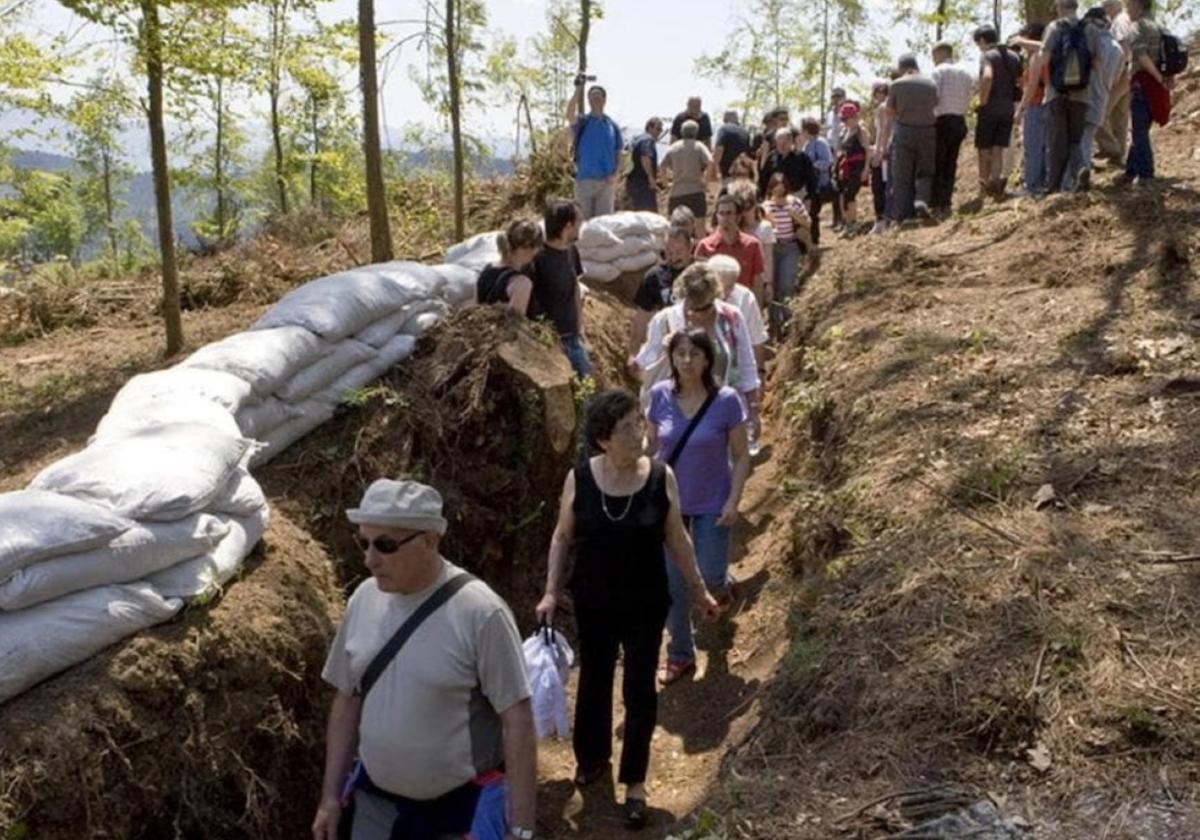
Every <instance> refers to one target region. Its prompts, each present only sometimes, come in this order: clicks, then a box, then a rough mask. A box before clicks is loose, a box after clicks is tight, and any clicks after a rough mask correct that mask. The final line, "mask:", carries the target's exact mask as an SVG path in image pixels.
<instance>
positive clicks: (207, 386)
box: [109, 365, 251, 413]
mask: <svg viewBox="0 0 1200 840" xmlns="http://www.w3.org/2000/svg"><path fill="white" fill-rule="evenodd" d="M250 396H251V395H250V383H249V382H247V381H246V380H244V379H241V378H240V377H237V376H234V375H233V374H232V373H225V372H224V371H220V370H207V369H205V368H202V367H183V366H181V365H176V366H175V367H173V368H168V369H167V370H156V371H153V372H152V373H140V374H138V375H137V376H135V377H133V379H130V380H129V381H128V382H126V383H125V385H124V386H123V387H122V388H121V390H120V391H117V395H116V396H115V397H113V401H112V405H111V406H109V412H110V413H111V412H113V411H116V410H117V409H118V408H121V407H123V406H124V405H125V404H126V403H145V402H159V401H164V402H174V401H175V400H178V399H182V398H184V397H189V398H200V399H205V400H208V401H209V402H213V403H216V404H217V405H219V406H222V407H223V408H226V409H228V410H229V411H237V410H238V409H239V408H241V407H242V405H243V404H245V403H246V402H247V401H249V400H250Z"/></svg>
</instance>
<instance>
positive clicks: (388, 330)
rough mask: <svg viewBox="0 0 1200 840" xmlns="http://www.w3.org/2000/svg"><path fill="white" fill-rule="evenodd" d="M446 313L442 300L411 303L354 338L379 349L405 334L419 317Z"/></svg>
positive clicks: (434, 299) (435, 299)
mask: <svg viewBox="0 0 1200 840" xmlns="http://www.w3.org/2000/svg"><path fill="white" fill-rule="evenodd" d="M446 311H447V306H446V303H445V301H443V300H441V299H440V298H433V299H431V300H419V301H417V302H416V303H410V304H409V305H408V306H406V307H404V308H403V309H401V310H399V311H398V312H393V313H392V314H391V315H389V316H388V317H386V318H381V319H379V320H378V321H376V322H375V323H373V324H371V325H370V326H368V327H367V328H366V329H364V330H362V331H361V332H359V333H358V334H357V335H355V336H354V338H355V340H356V341H361V342H362V343H363V344H369V345H370V346H371V347H374V348H376V349H379V348H380V347H383V346H384V345H385V344H387V343H388V342H389V341H391V340H392V339H393V338H395V337H396V336H398V335H400V334H401V333H405V332H406V330H405V325H406V324H410V323H415V321H416V318H417V316H419V315H423V314H427V313H430V312H434V313H437V314H438V315H439V317H440V316H441V315H444V314H445V313H446Z"/></svg>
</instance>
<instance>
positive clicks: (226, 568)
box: [148, 507, 270, 603]
mask: <svg viewBox="0 0 1200 840" xmlns="http://www.w3.org/2000/svg"><path fill="white" fill-rule="evenodd" d="M269 521H270V512H269V511H268V510H267V508H265V507H264V508H262V509H260V510H259V511H258V512H257V513H255V514H253V515H251V516H245V517H237V518H231V519H227V520H225V524H226V525H227V526H228V528H229V530H228V531H227V532H226V534H225V536H224V537H223V538H222V540H221V542H219V543H218V544H217V546H216V547H215V548H213V549H212V550H211V551H209V552H208V553H207V554H205V555H204V556H202V557H193V558H192V559H190V560H184V561H183V562H182V563H177V564H175V565H174V566H171V567H170V568H168V569H163V570H162V571H161V572H156V573H155V574H153V575H151V576H150V577H149V578H148V581H149V583H150V584H151V585H152V586H153V587H154V588H155V589H156V590H157V591H158V592H160V593H162V594H163V595H164V596H165V597H167V598H185V599H187V600H188V601H189V602H192V603H196V602H203V601H207V600H208V599H210V598H212V597H213V596H214V595H216V594H217V593H218V592H219V591H220V590H221V587H222V586H224V585H225V584H226V583H228V582H229V580H230V579H231V578H232V577H233V576H234V575H235V574H237V572H238V570H239V569H241V567H242V561H243V560H245V559H246V556H247V555H248V554H249V553H250V552H251V551H253V550H254V546H256V545H257V544H258V541H259V540H260V539H262V535H263V532H264V531H266V529H267V523H268V522H269Z"/></svg>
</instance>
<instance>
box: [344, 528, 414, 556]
mask: <svg viewBox="0 0 1200 840" xmlns="http://www.w3.org/2000/svg"><path fill="white" fill-rule="evenodd" d="M423 533H424V532H423V531H417V532H416V533H415V534H409V535H408V536H407V537H405V538H404V539H402V540H394V539H392V538H391V537H376V538H375V539H373V540H369V539H367V538H366V537H364V536H363V535H362V534H355V535H354V542H355V543H357V544H358V547H359V548H360V549H362V550H363V552H364V553H365V552H366V551H367V549H369V548H370V547H371V546H372V545H374V546H375V550H376V551H378V552H379V553H380V554H395V553H396V552H397V551H399V550H400V546H402V545H405V544H406V543H410V542H412V541H413V540H415V539H416V538H417V537H419V536H421V534H423Z"/></svg>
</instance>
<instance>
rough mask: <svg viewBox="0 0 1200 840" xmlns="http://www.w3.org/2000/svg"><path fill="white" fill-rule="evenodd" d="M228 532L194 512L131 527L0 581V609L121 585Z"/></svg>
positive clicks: (206, 549)
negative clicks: (98, 543) (101, 543)
mask: <svg viewBox="0 0 1200 840" xmlns="http://www.w3.org/2000/svg"><path fill="white" fill-rule="evenodd" d="M228 531H229V526H228V525H226V524H225V523H224V522H222V521H221V520H220V519H218V518H217V517H215V516H210V515H209V514H207V513H198V514H195V515H193V516H189V517H187V518H186V519H181V520H179V521H178V522H158V523H153V522H146V523H144V524H140V525H135V526H134V527H133V528H130V529H129V530H128V531H126V532H125V533H124V534H121V536H119V537H117V538H116V539H115V540H113V541H112V542H110V543H109V544H108V545H105V546H102V547H100V548H93V549H91V550H89V551H81V552H78V553H75V554H63V555H60V556H58V557H51V558H49V559H47V560H42V561H40V562H38V563H33V564H32V565H29V566H26V567H25V568H23V569H19V570H18V571H16V572H15V573H14V574H13V576H12V577H10V578H9V579H8V580H7V581H4V582H3V583H0V610H20V609H25V608H26V607H31V606H33V605H34V604H40V603H43V602H45V601H49V600H51V599H53V598H58V597H60V596H62V595H67V594H69V593H71V592H78V591H80V590H81V589H92V588H94V587H97V586H104V585H106V584H110V583H126V582H128V581H131V580H139V579H141V578H144V577H145V576H146V575H149V574H152V573H154V572H157V571H158V570H159V569H165V568H167V567H168V566H171V565H174V564H175V563H178V562H179V561H181V560H186V559H188V558H189V557H198V556H199V555H201V554H205V553H207V552H209V551H211V550H212V549H213V547H214V546H216V545H217V543H219V542H220V541H221V538H222V537H224V536H225V534H226V533H227V532H228Z"/></svg>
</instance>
